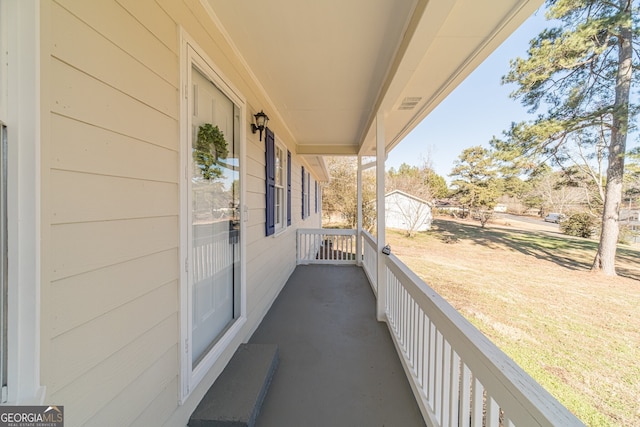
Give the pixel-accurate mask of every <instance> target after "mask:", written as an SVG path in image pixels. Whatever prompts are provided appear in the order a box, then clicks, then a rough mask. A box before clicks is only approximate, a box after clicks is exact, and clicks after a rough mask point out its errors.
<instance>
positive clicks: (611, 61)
mask: <svg viewBox="0 0 640 427" xmlns="http://www.w3.org/2000/svg"><path fill="white" fill-rule="evenodd" d="M547 6H548V11H547V18H549V19H555V20H559V21H561V22H562V23H563V26H562V27H559V28H551V29H546V30H544V31H543V32H542V33H540V34H539V35H538V37H537V38H536V39H534V40H532V41H531V43H530V47H529V50H528V57H527V58H526V59H522V58H517V59H515V60H512V61H511V69H510V71H509V73H508V74H507V75H506V76H505V77H503V82H504V83H516V84H517V85H518V88H517V89H516V90H515V91H514V92H513V93H512V96H513V97H514V98H517V99H520V100H521V101H522V103H523V104H524V105H526V106H528V107H530V108H531V111H532V112H533V111H537V110H539V109H540V107H543V108H542V110H546V112H544V113H542V114H541V115H540V116H538V118H537V119H536V120H534V121H533V122H529V123H519V124H514V125H513V126H512V128H511V130H510V131H509V133H508V136H509V138H510V142H511V144H512V145H516V146H518V147H519V150H520V151H521V152H522V153H523V154H527V155H529V156H534V157H536V156H538V157H540V156H542V157H546V158H555V159H557V160H558V162H562V160H563V159H562V148H564V147H566V144H567V143H569V142H574V143H576V142H577V143H578V144H579V145H580V146H585V145H591V146H592V147H594V150H593V151H594V152H596V153H597V152H598V150H600V152H601V154H602V156H603V158H604V157H606V159H607V163H608V164H607V172H606V187H605V189H604V205H603V210H602V229H601V233H600V243H599V245H598V251H597V254H596V256H595V259H594V261H593V265H592V270H594V271H601V272H603V273H604V274H606V275H615V274H616V271H615V255H616V249H617V241H618V234H619V225H618V212H619V208H620V203H621V196H622V180H623V176H624V163H625V151H626V143H627V135H628V132H629V123H630V118H632V117H633V116H634V115H635V113H636V109H637V108H636V106H635V105H632V104H631V102H630V93H631V86H632V84H633V83H635V80H634V75H633V70H634V67H637V66H638V61H637V56H634V49H633V44H634V43H637V38H638V34H639V33H638V25H637V24H638V16H640V15H639V14H638V6H637V5H635V4H634V1H632V0H547ZM634 62H635V63H634ZM598 147H601V148H598Z"/></svg>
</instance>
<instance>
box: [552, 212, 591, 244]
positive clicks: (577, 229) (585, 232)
mask: <svg viewBox="0 0 640 427" xmlns="http://www.w3.org/2000/svg"><path fill="white" fill-rule="evenodd" d="M594 228H595V220H594V218H593V217H592V216H591V215H589V214H588V213H587V212H582V213H575V214H573V215H571V216H570V217H569V218H566V219H564V220H562V221H561V222H560V229H561V230H562V232H563V233H564V234H567V235H569V236H576V237H584V238H589V237H591V234H593V229H594Z"/></svg>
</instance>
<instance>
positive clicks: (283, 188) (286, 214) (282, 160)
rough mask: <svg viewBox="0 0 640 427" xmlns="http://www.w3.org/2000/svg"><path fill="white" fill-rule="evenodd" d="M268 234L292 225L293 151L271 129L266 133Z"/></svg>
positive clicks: (266, 216)
mask: <svg viewBox="0 0 640 427" xmlns="http://www.w3.org/2000/svg"><path fill="white" fill-rule="evenodd" d="M265 145H266V147H265V155H266V159H265V163H266V167H265V178H266V179H265V183H266V202H267V203H266V205H267V207H266V215H265V218H266V227H265V229H266V235H267V236H270V235H272V234H275V233H276V232H277V231H280V230H284V229H285V228H286V227H287V226H288V225H291V153H290V152H289V151H287V150H286V148H285V147H284V146H283V145H282V144H279V143H276V141H275V135H274V134H273V132H272V131H271V130H270V129H267V130H266V133H265Z"/></svg>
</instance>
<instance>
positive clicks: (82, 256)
mask: <svg viewBox="0 0 640 427" xmlns="http://www.w3.org/2000/svg"><path fill="white" fill-rule="evenodd" d="M92 3H93V2H92ZM49 9H50V14H51V18H50V22H51V27H50V32H51V34H50V41H47V45H48V48H49V49H50V54H51V60H50V63H49V67H48V75H47V76H46V79H47V81H51V82H52V84H51V85H50V92H49V94H48V96H50V102H48V103H47V104H48V105H50V106H51V113H50V116H49V117H48V121H49V123H50V134H49V135H48V141H49V143H50V145H49V147H48V148H47V149H46V150H45V152H48V157H47V159H46V161H45V162H44V165H43V166H44V167H45V168H47V169H46V171H45V173H46V174H47V176H48V180H47V182H48V186H47V191H48V194H47V196H46V197H47V199H46V200H48V201H49V202H48V203H47V204H46V209H47V212H48V214H46V215H44V217H45V218H48V219H49V224H48V227H50V232H49V240H48V245H49V247H48V248H47V249H44V253H45V254H51V255H50V257H48V258H47V260H46V265H47V266H48V269H47V270H46V271H45V273H44V276H45V277H47V278H48V281H49V282H48V286H49V288H48V289H45V291H44V292H43V295H46V296H48V298H49V300H48V301H46V302H43V306H46V310H47V315H46V318H47V320H46V321H45V322H43V324H44V325H46V326H45V327H44V330H43V335H44V339H45V342H46V343H45V345H44V349H45V351H46V354H44V355H43V360H47V363H45V364H44V365H43V378H45V382H46V386H47V401H52V402H64V405H65V409H67V410H66V411H65V415H66V417H65V418H66V419H65V421H66V423H65V424H68V425H70V426H74V425H80V424H84V423H87V422H89V421H91V422H93V423H96V424H105V423H108V424H112V425H128V424H130V423H132V422H133V421H134V420H136V419H137V418H139V417H141V416H142V414H144V413H145V408H147V407H150V406H153V405H154V402H155V400H156V397H157V396H166V395H168V394H171V395H173V396H174V402H173V403H172V405H171V406H170V408H171V409H170V412H173V411H174V410H175V408H176V407H177V400H175V396H177V384H178V367H179V364H178V360H177V356H178V354H179V352H178V301H177V295H178V276H179V271H178V266H179V263H178V241H179V239H178V212H179V209H178V159H179V157H178V147H179V145H178V138H177V136H178V129H179V123H178V117H179V106H178V102H177V97H176V93H177V88H178V68H177V53H176V52H174V51H172V50H171V48H169V47H168V46H167V45H165V44H164V43H162V42H161V41H160V40H158V39H157V38H156V37H155V36H154V35H153V34H151V33H150V32H149V31H148V30H147V29H146V28H145V27H144V26H142V25H141V24H140V22H138V21H137V20H136V19H134V18H133V17H132V16H131V14H130V13H129V12H128V11H127V10H126V9H124V8H123V7H122V6H121V5H119V4H118V3H117V2H115V1H105V2H98V3H93V4H89V3H86V2H69V1H60V2H52V3H50V6H49ZM151 15H153V16H158V15H159V16H162V11H161V10H160V9H159V8H157V6H156V7H155V10H154V11H153V13H151ZM46 19H49V18H46ZM175 28H176V27H175V24H172V25H171V26H170V27H167V28H166V30H169V31H172V32H174V37H175ZM43 37H44V36H43ZM45 39H46V38H45ZM150 159H153V161H150ZM98 384H100V386H99V387H98V386H96V385H98ZM114 416H115V418H114ZM167 416H168V415H167V414H166V411H165V418H166V417H167Z"/></svg>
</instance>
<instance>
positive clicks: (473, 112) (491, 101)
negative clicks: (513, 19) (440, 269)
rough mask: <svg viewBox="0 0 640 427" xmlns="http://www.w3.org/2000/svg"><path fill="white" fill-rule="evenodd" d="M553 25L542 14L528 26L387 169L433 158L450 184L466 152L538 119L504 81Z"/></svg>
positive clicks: (400, 150)
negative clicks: (513, 65)
mask: <svg viewBox="0 0 640 427" xmlns="http://www.w3.org/2000/svg"><path fill="white" fill-rule="evenodd" d="M547 26H549V24H548V23H547V22H546V20H545V18H544V12H543V11H542V10H539V11H538V12H536V13H535V14H534V15H532V16H531V17H530V18H529V19H528V20H527V21H525V22H524V23H523V24H522V25H521V26H520V28H518V30H516V32H514V33H513V34H512V35H511V37H509V39H507V40H506V41H505V42H504V43H503V44H502V45H501V46H500V47H499V48H498V49H497V50H496V51H494V53H493V54H492V55H491V56H490V57H489V58H487V59H486V60H485V61H484V62H483V63H482V64H481V65H480V66H479V67H478V68H477V69H476V70H475V71H474V72H473V73H472V74H471V75H470V76H469V77H467V79H466V80H465V81H464V82H463V83H462V84H461V85H460V86H458V88H456V89H455V90H454V91H453V92H452V93H451V94H450V95H449V96H448V97H447V98H446V99H445V100H444V101H443V102H442V103H441V104H440V105H439V106H438V107H436V109H435V110H434V111H433V112H432V113H431V114H430V115H429V116H427V118H425V119H424V120H423V121H422V123H420V124H419V125H418V126H417V127H416V128H415V129H414V130H413V131H412V132H411V133H410V134H409V135H407V137H406V138H405V139H404V140H402V141H401V142H400V144H398V146H396V148H394V149H393V151H391V153H389V156H388V158H387V162H386V166H387V169H388V168H390V167H395V168H396V169H397V168H398V166H400V165H401V164H402V163H407V164H409V165H416V166H417V165H420V164H422V163H423V160H424V159H428V160H429V161H430V163H431V166H432V167H433V169H434V170H435V171H436V173H437V174H438V175H441V176H442V177H444V178H445V179H447V181H449V177H448V175H449V173H450V172H451V169H452V168H453V163H454V162H455V160H457V158H458V156H459V155H460V153H462V150H464V149H465V148H468V147H471V146H475V145H484V146H489V141H490V140H491V138H492V137H493V136H494V135H495V136H498V137H501V136H502V132H503V131H505V130H507V129H509V127H510V125H511V123H512V122H518V121H521V120H527V119H530V118H532V117H533V116H531V115H529V114H527V111H526V109H525V108H524V107H522V106H521V104H520V102H519V101H516V100H513V99H511V98H509V93H511V91H512V90H513V89H514V88H515V86H511V85H510V86H503V85H501V84H500V80H501V78H502V76H503V75H505V74H506V73H507V72H508V71H509V60H510V59H512V58H516V57H518V56H520V57H525V55H526V52H527V49H528V47H529V40H531V39H532V38H535V37H536V36H537V35H538V34H539V33H540V31H541V30H542V29H544V28H545V27H547Z"/></svg>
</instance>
